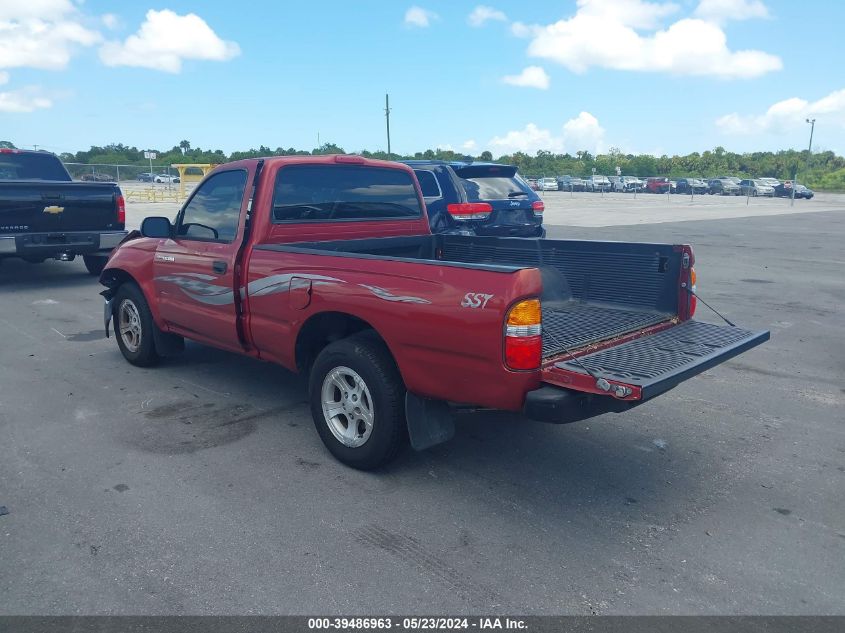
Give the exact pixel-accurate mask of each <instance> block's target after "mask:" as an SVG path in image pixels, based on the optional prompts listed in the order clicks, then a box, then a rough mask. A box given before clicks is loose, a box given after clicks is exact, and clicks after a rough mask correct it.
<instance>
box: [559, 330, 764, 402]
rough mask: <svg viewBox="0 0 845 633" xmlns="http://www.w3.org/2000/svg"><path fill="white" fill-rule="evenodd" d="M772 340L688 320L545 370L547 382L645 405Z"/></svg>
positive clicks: (561, 361)
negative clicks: (712, 368) (703, 373)
mask: <svg viewBox="0 0 845 633" xmlns="http://www.w3.org/2000/svg"><path fill="white" fill-rule="evenodd" d="M767 340H769V332H768V331H765V330H764V331H759V332H751V331H749V330H744V329H742V328H738V327H728V326H723V325H711V324H709V323H702V322H700V321H685V322H683V323H680V324H678V325H673V326H671V327H669V328H667V329H663V330H660V331H658V332H655V333H653V334H646V335H644V336H641V337H638V338H634V339H631V340H627V341H625V342H622V343H619V344H618V345H611V346H607V347H603V348H602V349H599V350H597V351H593V352H589V353H586V354H583V353H581V354H576V356H577V362H576V361H575V360H573V359H572V358H571V357H567V356H558V357H556V358H554V359H552V360H551V361H550V362H547V363H546V364H545V365H544V367H543V373H542V380H543V382H545V383H548V384H552V385H556V386H558V387H564V388H567V389H574V390H576V391H582V392H586V393H594V394H607V395H611V396H613V397H616V398H618V399H620V400H628V401H643V400H648V399H649V398H653V397H654V396H656V395H659V394H661V393H663V392H664V391H668V390H669V389H671V388H672V387H674V386H676V385H678V384H679V383H681V382H683V381H684V380H686V379H688V378H691V377H692V376H695V375H696V374H700V373H701V372H703V371H706V370H708V369H710V368H711V367H715V366H716V365H718V364H719V363H723V362H724V361H726V360H728V359H730V358H733V357H734V356H736V355H738V354H741V353H742V352H744V351H746V350H748V349H751V348H752V347H756V346H757V345H760V344H761V343H763V342H765V341H767ZM585 368H586V369H589V372H588V371H586V369H585ZM590 372H592V374H593V376H591V375H590ZM597 379H598V380H597Z"/></svg>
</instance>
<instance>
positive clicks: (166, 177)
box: [154, 174, 181, 185]
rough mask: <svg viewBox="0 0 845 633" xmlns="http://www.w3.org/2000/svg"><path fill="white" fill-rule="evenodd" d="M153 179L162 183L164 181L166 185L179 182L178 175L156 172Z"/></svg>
mask: <svg viewBox="0 0 845 633" xmlns="http://www.w3.org/2000/svg"><path fill="white" fill-rule="evenodd" d="M154 180H155V182H163V183H166V184H168V185H169V184H176V183H178V182H181V181H180V180H179V176H172V175H170V174H156V175H155V179H154Z"/></svg>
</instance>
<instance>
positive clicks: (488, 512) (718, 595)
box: [0, 210, 845, 614]
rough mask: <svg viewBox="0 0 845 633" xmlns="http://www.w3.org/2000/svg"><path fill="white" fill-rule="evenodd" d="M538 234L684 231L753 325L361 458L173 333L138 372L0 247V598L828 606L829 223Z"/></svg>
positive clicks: (837, 513)
mask: <svg viewBox="0 0 845 633" xmlns="http://www.w3.org/2000/svg"><path fill="white" fill-rule="evenodd" d="M549 237H550V238H589V239H614V240H636V241H669V242H692V243H693V244H694V246H695V248H696V254H697V260H698V263H697V266H696V268H697V270H698V273H699V277H698V287H699V291H700V293H701V295H702V296H703V297H704V299H705V300H706V301H707V302H708V303H711V304H712V305H713V306H716V307H718V308H719V309H720V310H722V311H724V313H725V314H726V315H727V316H728V317H729V318H730V319H731V320H734V321H735V322H737V323H738V324H740V325H742V326H746V327H748V328H768V329H770V330H771V331H772V339H771V341H770V342H768V343H766V344H764V345H763V346H762V347H759V348H756V349H755V350H752V351H751V352H748V353H746V354H744V355H742V356H739V357H737V358H736V359H734V360H732V361H730V362H728V363H725V364H724V365H722V366H719V367H717V368H715V369H712V370H710V371H708V372H706V373H705V374H702V375H701V376H698V377H696V378H694V379H692V380H690V381H688V382H686V383H684V384H683V385H681V386H679V387H678V388H676V389H674V390H673V391H671V392H669V393H667V394H665V395H663V396H661V397H659V398H657V399H656V400H654V401H652V402H649V403H647V404H645V405H643V406H641V407H639V408H637V409H635V410H633V411H631V412H629V413H626V414H622V415H615V414H609V415H605V416H602V417H600V418H597V419H594V420H590V421H586V422H582V423H577V424H572V425H566V426H553V425H544V424H540V423H534V422H528V421H524V420H521V419H519V418H517V417H516V416H513V415H510V414H504V413H474V414H462V415H460V416H459V421H458V425H457V436H456V437H455V439H454V440H453V441H451V442H449V443H448V444H444V445H441V446H438V447H436V448H434V449H431V450H429V451H427V452H424V453H413V452H411V451H408V452H406V453H405V454H404V455H403V456H401V458H400V459H399V460H398V462H397V463H396V464H395V465H393V466H392V467H390V468H388V469H387V470H384V471H382V472H375V473H361V472H357V471H354V470H350V469H348V468H346V467H344V466H342V465H341V464H339V463H337V462H336V461H334V460H333V459H332V457H331V456H330V455H329V453H328V452H327V451H326V449H325V448H324V447H323V445H322V443H321V442H320V441H319V439H318V437H317V434H316V432H315V430H314V428H313V424H312V421H311V417H310V415H309V412H308V410H307V406H306V404H305V383H304V381H303V379H302V378H300V377H298V376H295V375H292V374H290V373H288V372H287V371H285V370H283V369H281V368H279V367H276V366H273V365H269V364H263V363H260V362H257V361H253V360H249V359H246V358H241V357H238V356H236V355H233V354H228V353H225V352H220V351H216V350H213V349H209V348H204V347H201V346H199V345H194V344H189V346H188V349H187V351H186V353H185V354H183V355H182V356H180V357H178V358H176V359H172V360H168V361H166V362H164V363H163V364H162V365H161V366H159V367H157V368H154V369H138V368H135V367H132V366H130V365H128V364H127V363H126V362H125V361H124V360H123V358H122V357H121V355H120V353H119V351H118V349H117V345H116V344H115V342H114V339H110V340H106V339H105V338H104V336H103V326H102V300H101V298H100V297H99V296H98V295H97V293H98V292H99V290H100V287H99V286H98V284H97V282H96V281H95V280H94V278H92V277H90V276H88V275H87V274H86V273H85V270H84V267H83V266H82V263H81V262H80V261H77V262H73V263H61V262H47V263H44V264H41V265H30V264H26V263H23V262H18V261H6V262H3V264H2V266H0V336H2V345H1V346H0V350H2V351H0V354H1V355H2V363H0V434H2V435H0V437H2V439H3V441H2V444H0V446H2V453H0V506H6V507H7V508H8V514H7V515H4V516H0V561H2V563H1V564H0V614H317V613H320V614H324V613H328V614H390V613H427V614H428V613H444V614H445V613H448V614H461V613H489V612H502V613H518V614H590V613H600V614H663V613H675V614H725V613H727V614H820V613H822V614H845V565H843V560H845V424H843V415H842V411H843V405H845V379H843V376H845V318H843V314H842V306H843V303H844V302H845V276H843V274H842V271H843V265H845V251H843V246H842V244H843V240H845V211H842V210H839V211H830V212H819V213H803V214H801V215H768V216H766V215H763V216H758V217H746V218H734V219H719V220H695V221H686V222H665V221H664V222H662V223H659V224H640V225H638V226H613V227H606V228H587V227H581V228H573V227H567V226H550V228H549ZM699 316H701V317H702V318H704V319H707V320H710V319H711V316H710V315H708V314H707V310H706V308H704V307H703V306H701V307H699Z"/></svg>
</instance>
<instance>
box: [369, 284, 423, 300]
mask: <svg viewBox="0 0 845 633" xmlns="http://www.w3.org/2000/svg"><path fill="white" fill-rule="evenodd" d="M358 285H359V286H361V287H362V288H366V289H367V290H369V291H370V292H372V293H373V294H374V295H375V296H377V297H378V298H379V299H384V300H385V301H398V302H400V303H431V301H429V300H428V299H423V298H422V297H409V296H401V295H395V294H393V293H392V292H390V291H389V290H385V289H384V288H379V287H378V286H368V285H367V284H358Z"/></svg>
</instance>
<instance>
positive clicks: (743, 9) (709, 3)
mask: <svg viewBox="0 0 845 633" xmlns="http://www.w3.org/2000/svg"><path fill="white" fill-rule="evenodd" d="M694 15H695V16H696V17H698V18H701V19H702V20H710V21H711V22H727V21H728V20H750V19H753V18H768V17H769V9H768V8H767V7H766V5H765V4H763V2H762V1H761V0H701V2H700V3H699V4H698V6H697V7H696V9H695V14H694Z"/></svg>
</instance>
